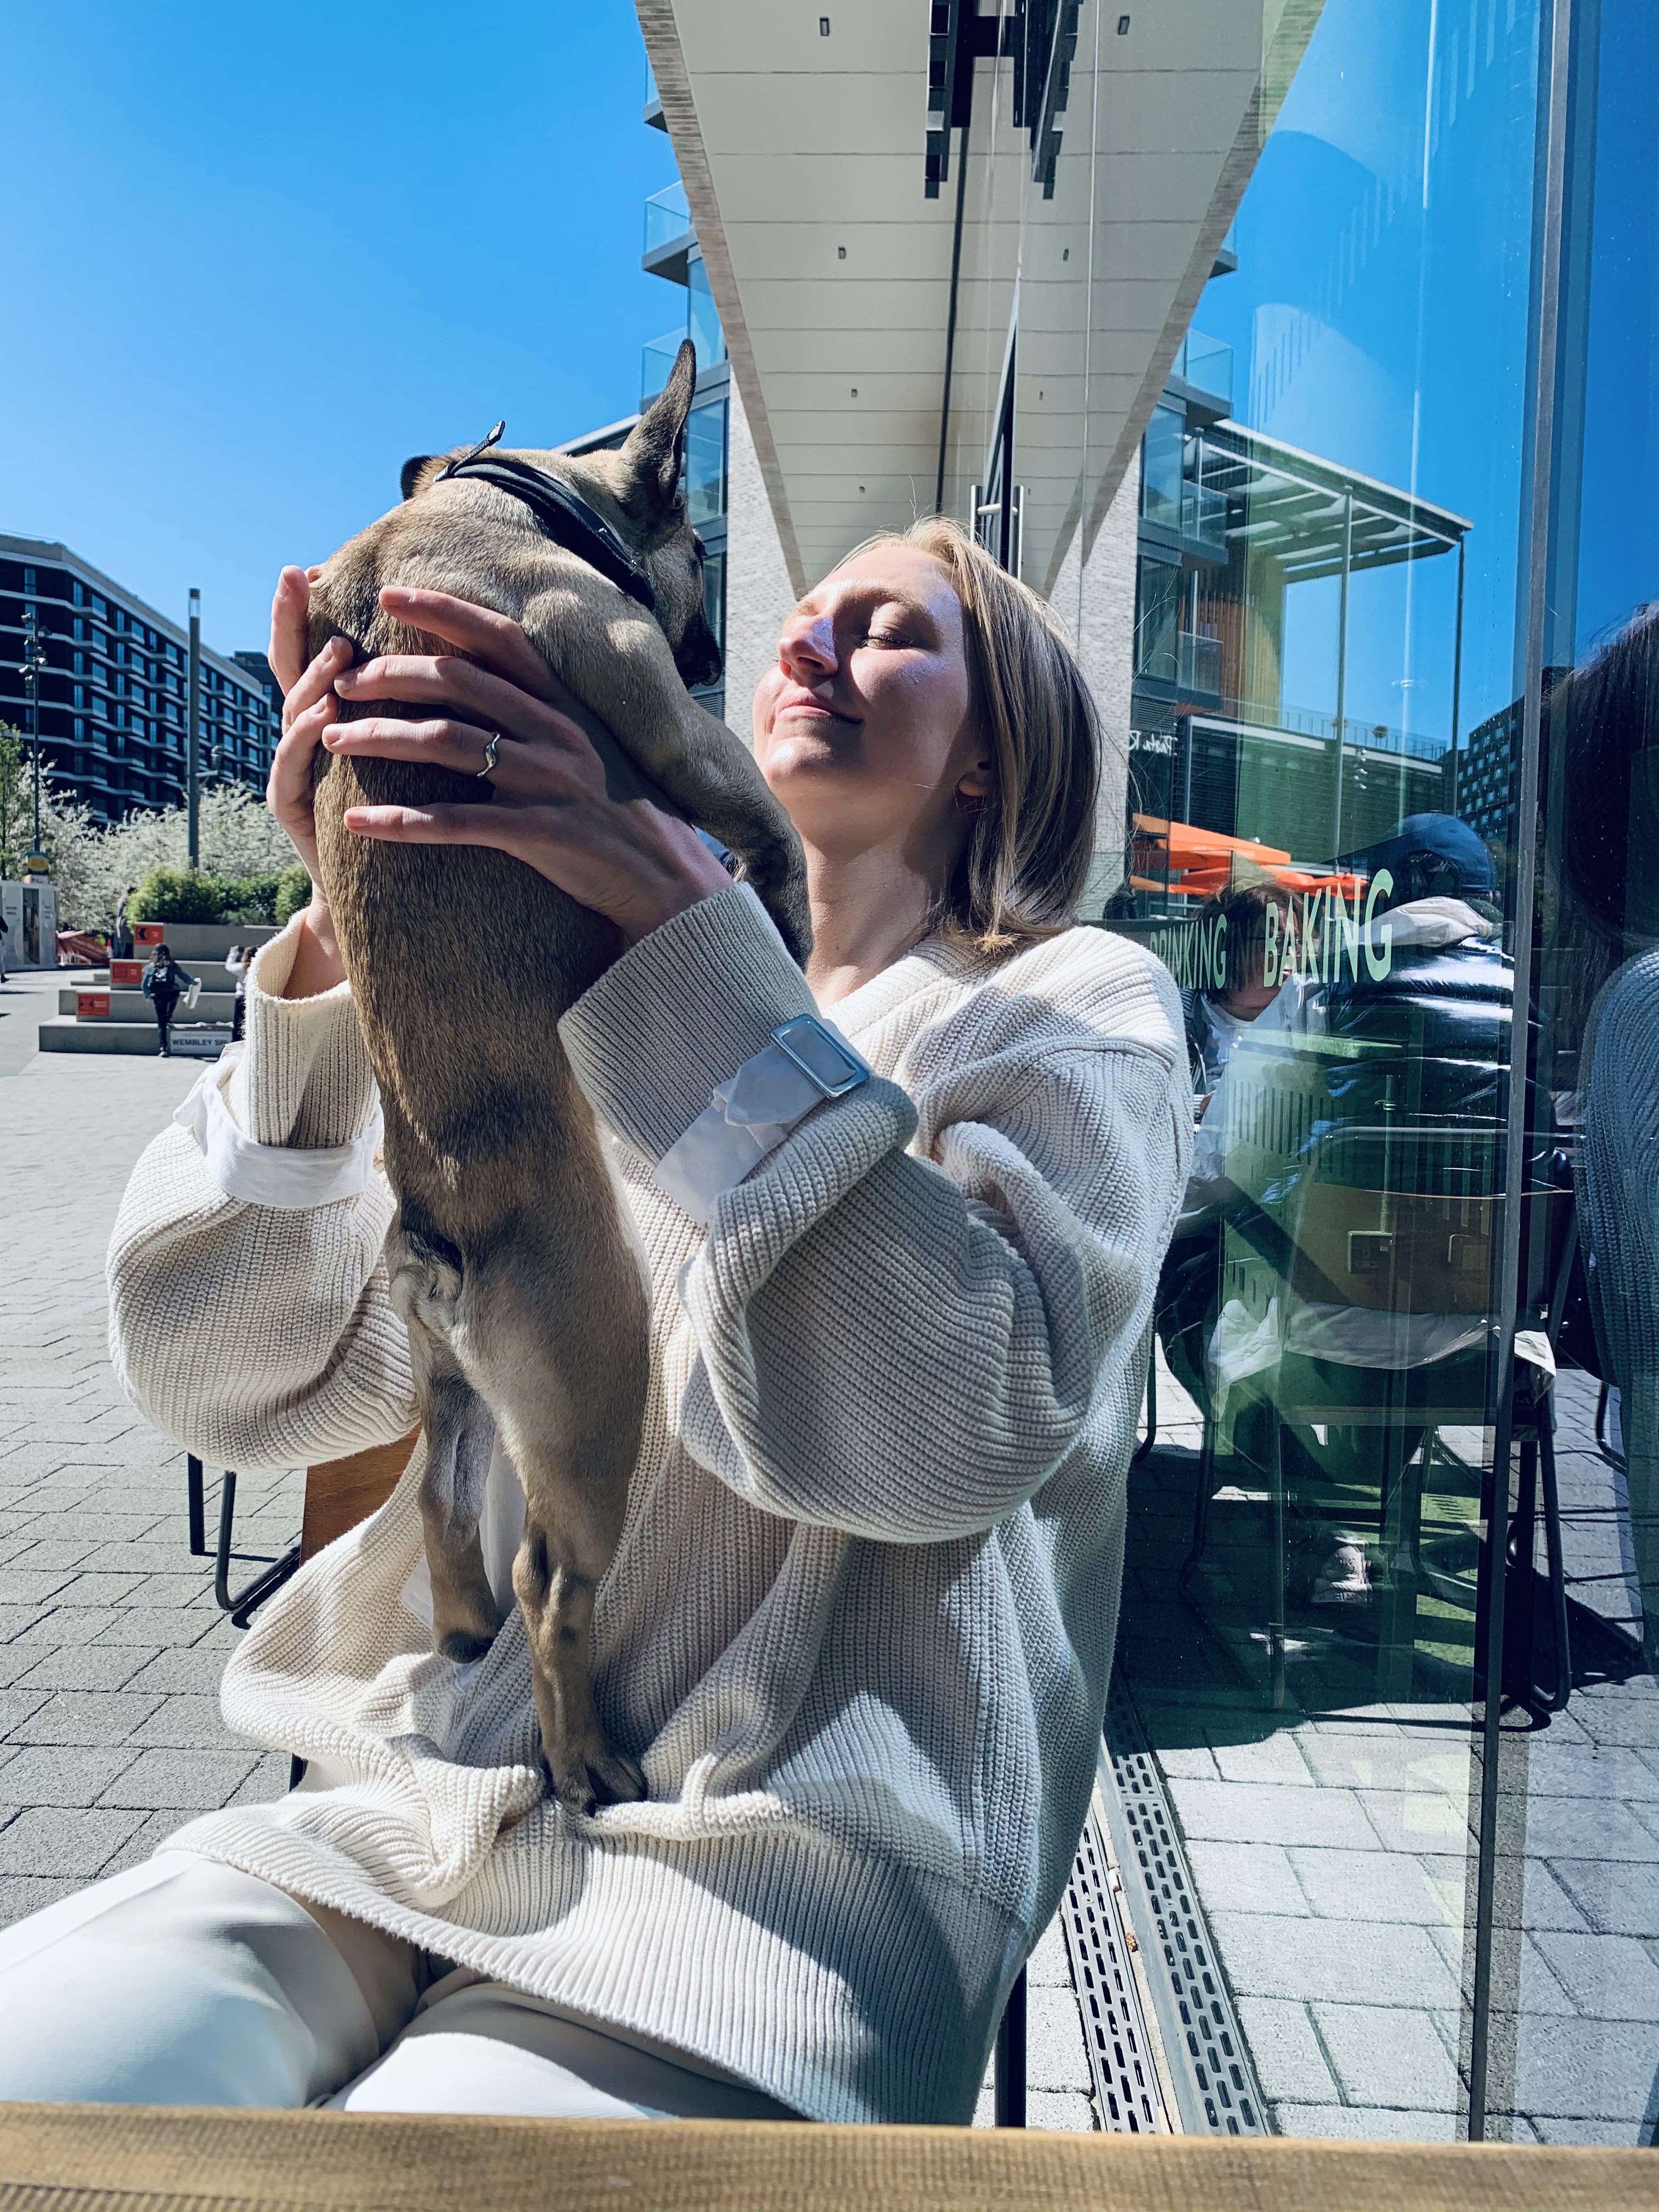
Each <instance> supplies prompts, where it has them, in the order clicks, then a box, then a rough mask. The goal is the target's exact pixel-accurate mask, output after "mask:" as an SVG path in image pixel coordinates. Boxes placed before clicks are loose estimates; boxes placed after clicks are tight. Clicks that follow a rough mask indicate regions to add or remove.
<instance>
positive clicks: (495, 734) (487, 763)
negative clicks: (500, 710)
mask: <svg viewBox="0 0 1659 2212" xmlns="http://www.w3.org/2000/svg"><path fill="white" fill-rule="evenodd" d="M499 744H501V732H500V731H499V730H492V731H491V732H490V733H489V738H487V739H486V740H485V744H484V764H483V767H482V768H481V769H479V770H478V775H479V779H480V781H482V780H483V777H485V776H487V775H489V774H490V773H491V772H492V771H493V769H495V750H496V748H497V746H498V745H499Z"/></svg>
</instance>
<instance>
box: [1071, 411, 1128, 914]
mask: <svg viewBox="0 0 1659 2212" xmlns="http://www.w3.org/2000/svg"><path fill="white" fill-rule="evenodd" d="M1139 514H1140V457H1139V453H1136V456H1135V459H1134V461H1133V464H1132V465H1131V466H1130V467H1129V468H1128V469H1127V471H1125V473H1124V477H1123V482H1122V483H1121V484H1120V485H1119V487H1118V490H1117V495H1116V497H1115V499H1114V500H1113V501H1112V504H1111V506H1110V507H1109V508H1108V509H1107V511H1106V519H1105V520H1104V521H1103V523H1102V525H1101V526H1100V532H1099V534H1098V536H1097V538H1096V539H1095V542H1094V544H1093V546H1092V548H1091V550H1090V554H1089V559H1088V564H1087V566H1086V567H1085V569H1084V572H1083V579H1082V585H1083V588H1082V592H1081V594H1080V595H1079V590H1078V540H1077V538H1076V537H1073V540H1072V543H1071V545H1070V547H1069V548H1068V550H1067V551H1066V557H1065V559H1064V560H1063V561H1062V562H1060V574H1059V575H1058V576H1057V577H1056V579H1055V581H1054V597H1053V599H1052V600H1051V602H1050V604H1051V605H1052V606H1053V608H1054V612H1055V614H1056V615H1057V616H1058V617H1060V624H1061V627H1062V628H1063V629H1064V630H1065V632H1066V635H1067V637H1069V638H1070V639H1071V641H1072V644H1073V649H1074V650H1075V652H1076V653H1077V656H1078V660H1079V664H1080V665H1081V667H1082V670H1083V673H1084V677H1085V680H1086V681H1087V683H1088V685H1089V689H1090V690H1091V691H1092V692H1093V694H1094V698H1095V705H1096V707H1097V709H1098V711H1099V714H1100V734H1101V774H1100V799H1099V803H1098V805H1097V808H1096V811H1095V858H1094V865H1093V866H1092V867H1091V869H1090V871H1089V881H1088V886H1087V888H1086V890H1085V892H1084V895H1083V898H1082V901H1081V902H1080V905H1079V914H1080V915H1081V916H1082V918H1083V919H1084V920H1085V921H1095V920H1097V919H1098V917H1099V915H1100V910H1101V908H1103V906H1104V905H1105V903H1106V901H1107V900H1108V899H1109V897H1110V896H1111V895H1112V893H1113V892H1114V891H1115V890H1116V889H1117V887H1118V885H1119V884H1121V882H1122V880H1123V846H1124V824H1125V819H1126V813H1127V805H1128V787H1129V724H1130V693H1131V689H1132V686H1133V679H1134V632H1135V550H1136V542H1137V537H1138V532H1139ZM1079 617H1080V619H1079Z"/></svg>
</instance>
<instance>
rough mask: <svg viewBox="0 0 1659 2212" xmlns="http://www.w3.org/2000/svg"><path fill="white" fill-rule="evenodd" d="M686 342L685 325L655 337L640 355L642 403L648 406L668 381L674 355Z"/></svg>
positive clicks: (643, 405)
mask: <svg viewBox="0 0 1659 2212" xmlns="http://www.w3.org/2000/svg"><path fill="white" fill-rule="evenodd" d="M684 342H685V326H684V324H682V325H681V326H680V328H679V329H678V330H677V331H664V332H663V334H662V336H661V337H659V338H653V339H652V340H651V341H650V343H648V344H647V345H646V346H645V347H644V348H643V349H641V355H640V405H641V407H648V406H649V405H650V404H651V403H652V401H653V399H654V398H656V396H657V394H658V393H659V392H660V391H661V390H662V388H663V386H664V385H665V384H666V383H667V381H668V375H669V371H670V370H671V368H673V366H674V356H676V355H677V354H678V351H679V349H680V348H681V346H682V345H683V344H684Z"/></svg>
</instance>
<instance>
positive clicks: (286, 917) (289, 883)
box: [270, 864, 311, 929]
mask: <svg viewBox="0 0 1659 2212" xmlns="http://www.w3.org/2000/svg"><path fill="white" fill-rule="evenodd" d="M310 904H311V878H310V876H309V875H308V874H307V872H306V870H305V868H304V866H301V865H298V864H296V865H295V866H294V867H291V868H284V869H283V872H282V874H281V875H280V876H278V877H277V878H276V897H275V899H274V900H273V901H272V902H271V909H270V918H271V920H272V921H274V922H275V923H276V927H278V929H282V928H283V927H286V926H287V924H288V923H289V922H290V921H293V919H294V917H295V915H296V914H298V912H299V911H300V908H301V907H302V906H309V905H310Z"/></svg>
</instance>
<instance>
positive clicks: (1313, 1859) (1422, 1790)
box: [1120, 1359, 1659, 2143]
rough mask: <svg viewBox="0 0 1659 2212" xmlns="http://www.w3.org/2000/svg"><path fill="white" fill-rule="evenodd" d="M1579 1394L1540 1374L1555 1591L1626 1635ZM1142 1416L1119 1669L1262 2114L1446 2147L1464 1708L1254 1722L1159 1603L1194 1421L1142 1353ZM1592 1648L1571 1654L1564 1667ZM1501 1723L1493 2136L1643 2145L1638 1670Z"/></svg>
mask: <svg viewBox="0 0 1659 2212" xmlns="http://www.w3.org/2000/svg"><path fill="white" fill-rule="evenodd" d="M1558 1395H1559V1417H1560V1425H1559V1433H1558V1438H1557V1450H1558V1466H1559V1480H1560V1485H1561V1493H1562V1505H1563V1516H1564V1535H1565V1552H1566V1564H1567V1570H1568V1572H1569V1575H1570V1576H1572V1577H1602V1578H1603V1579H1599V1580H1583V1581H1580V1582H1578V1583H1577V1584H1576V1587H1575V1590H1574V1595H1575V1597H1576V1598H1577V1600H1578V1601H1580V1602H1581V1603H1583V1604H1584V1605H1586V1606H1589V1607H1592V1608H1594V1609H1596V1610H1599V1611H1600V1612H1601V1613H1602V1614H1603V1616H1604V1617H1605V1618H1607V1619H1608V1620H1613V1621H1628V1620H1630V1619H1631V1618H1632V1615H1639V1611H1640V1606H1639V1598H1638V1594H1637V1592H1636V1589H1635V1586H1634V1583H1633V1582H1632V1580H1631V1579H1630V1576H1629V1566H1630V1560H1629V1558H1628V1517H1627V1507H1626V1499H1625V1497H1624V1492H1623V1487H1622V1478H1620V1476H1619V1475H1618V1474H1616V1473H1615V1472H1614V1470H1613V1468H1611V1467H1610V1466H1609V1464H1608V1462H1607V1461H1606V1460H1605V1459H1603V1458H1602V1457H1601V1455H1600V1454H1599V1453H1598V1452H1597V1450H1596V1449H1595V1442H1594V1417H1595V1383H1594V1381H1593V1380H1592V1378H1590V1377H1589V1376H1584V1375H1582V1374H1564V1375H1563V1376H1561V1377H1560V1380H1559V1389H1558ZM1159 1411H1160V1421H1159V1436H1160V1446H1159V1449H1158V1452H1157V1453H1156V1454H1154V1455H1153V1456H1152V1459H1151V1460H1150V1461H1149V1462H1147V1465H1146V1470H1145V1472H1144V1473H1143V1474H1140V1475H1139V1476H1138V1478H1137V1480H1136V1484H1135V1491H1134V1503H1133V1510H1132V1519H1131V1532H1130V1551H1129V1573H1128V1586H1127V1597H1126V1607H1125V1626H1124V1632H1123V1638H1122V1642H1121V1647H1120V1662H1121V1664H1122V1665H1124V1666H1125V1667H1126V1668H1127V1672H1128V1674H1129V1676H1130V1679H1131V1681H1132V1683H1133V1687H1134V1694H1135V1699H1136V1703H1137V1705H1138V1706H1139V1711H1140V1714H1141V1717H1142V1720H1143V1722H1144V1723H1145V1725H1146V1731H1147V1735H1148V1737H1149V1739H1150V1741H1151V1742H1152V1746H1153V1747H1154V1749H1155V1751H1156V1752H1157V1753H1158V1761H1159V1765H1160V1766H1161V1768H1162V1771H1163V1774H1164V1784H1165V1787H1166V1789H1167V1790H1168V1793H1169V1796H1170V1803H1171V1805H1172V1807H1173V1808H1174V1811H1175V1814H1176V1820H1177V1822H1178V1825H1179V1826H1180V1829H1181V1831H1182V1836H1183V1838H1184V1841H1185V1844H1186V1848H1187V1852H1188V1859H1189V1862H1190V1864H1191V1867H1192V1870H1193V1875H1194V1882H1195V1885H1196V1887H1197V1890H1198V1893H1199V1896H1200V1901H1201V1903H1202V1905H1203V1906H1204V1908H1205V1911H1206V1914H1207V1916H1208V1917H1209V1921H1210V1925H1211V1928H1212V1932H1213V1935H1214V1938H1215V1945H1216V1950H1217V1952H1218V1956H1219V1962H1220V1964H1221V1966H1222V1968H1223V1970H1224V1972H1225V1975H1226V1978H1227V1980H1228V1982H1229V1984H1230V1985H1231V1990H1232V1991H1233V1994H1234V1996H1235V1999H1236V2001H1237V2005H1238V2009H1239V2014H1240V2018H1241V2021H1242V2024H1243V2028H1244V2032H1245V2035H1246V2037H1247V2039H1248V2040H1249V2045H1250V2050H1251V2055H1252V2057H1253V2058H1254V2060H1255V2066H1256V2069H1257V2073H1258V2075H1259V2078H1260V2080H1261V2088H1262V2093H1263V2096H1264V2097H1265V2099H1266V2100H1267V2105H1268V2107H1269V2112H1270V2114H1271V2117H1272V2119H1273V2124H1274V2126H1275V2127H1276V2128H1277V2129H1278V2130H1280V2131H1281V2132H1283V2133H1285V2134H1291V2135H1316V2136H1368V2137H1373V2138H1382V2137H1389V2136H1396V2137H1406V2138H1410V2139H1413V2140H1425V2141H1432V2140H1437V2139H1446V2138H1449V2137H1450V2136H1453V2135H1455V2133H1456V2132H1457V2131H1458V2129H1459V2120H1458V2113H1459V2103H1460V2094H1461V2081H1460V2057H1461V2056H1462V2038H1463V2037H1464V2035H1465V2033H1466V2021H1465V2012H1464V2007H1463V2003H1462V1996H1463V1991H1464V1988H1465V1983H1466V1977H1467V1973H1468V1963H1467V1958H1466V1950H1467V1946H1466V1942H1465V1923H1466V1914H1467V1910H1468V1892H1467V1889H1466V1881H1467V1869H1468V1858H1467V1857H1466V1853H1467V1850H1468V1847H1469V1844H1470V1840H1471V1838H1470V1825H1469V1823H1470V1814H1471V1810H1472V1800H1471V1786H1472V1770H1471V1761H1470V1756H1469V1747H1468V1707H1467V1706H1463V1705H1459V1704H1458V1703H1457V1702H1456V1701H1455V1698H1453V1697H1450V1696H1448V1697H1446V1698H1444V1699H1443V1700H1441V1701H1440V1702H1432V1701H1428V1700H1424V1701H1421V1702H1416V1703H1401V1702H1387V1701H1384V1702H1380V1703H1377V1702H1371V1701H1370V1697H1369V1696H1368V1695H1367V1694H1365V1693H1363V1692H1361V1693H1358V1694H1350V1695H1348V1696H1344V1697H1333V1698H1331V1699H1328V1700H1327V1701H1326V1702H1325V1704H1324V1705H1322V1706H1320V1707H1318V1708H1317V1709H1313V1708H1310V1709H1307V1710H1304V1709H1303V1707H1301V1706H1300V1705H1298V1704H1297V1699H1296V1697H1295V1695H1294V1693H1293V1694H1292V1697H1291V1702H1290V1705H1289V1706H1288V1707H1287V1708H1286V1709H1285V1710H1284V1711H1279V1712H1277V1713H1275V1712H1274V1711H1272V1709H1271V1708H1270V1707H1269V1705H1267V1699H1266V1697H1265V1695H1264V1694H1263V1692H1262V1690H1261V1689H1260V1688H1256V1689H1252V1688H1248V1687H1244V1686H1241V1684H1242V1682H1243V1671H1242V1669H1241V1668H1240V1666H1239V1664H1238V1663H1237V1653H1236V1652H1235V1653H1233V1654H1231V1655H1230V1653H1229V1652H1228V1650H1225V1648H1224V1643H1223V1641H1222V1640H1218V1639H1217V1638H1213V1637H1212V1638H1207V1639H1206V1637H1205V1636H1204V1635H1203V1634H1202V1633H1201V1632H1196V1633H1195V1631H1197V1627H1198V1623H1197V1620H1196V1617H1195V1616H1194V1614H1193V1613H1191V1611H1190V1610H1189V1608H1188V1607H1187V1606H1186V1605H1185V1604H1184V1603H1182V1601H1181V1600H1179V1599H1178V1598H1176V1597H1175V1596H1174V1595H1173V1594H1172V1590H1171V1577H1170V1569H1171V1566H1172V1565H1173V1562H1174V1560H1175V1559H1178V1558H1179V1557H1180V1555H1181V1553H1182V1550H1184V1548H1185V1544H1186V1538H1187V1532H1188V1522H1189V1520H1190V1516H1191V1510H1192V1495H1193V1483H1194V1480H1195V1479H1196V1475H1197V1455H1198V1447H1199V1443H1200V1420H1199V1416H1198V1411H1197V1408H1196V1407H1194V1405H1193V1403H1192V1401H1191V1400H1190V1399H1188V1397H1187V1396H1186V1395H1185V1393H1184V1392H1182V1389H1181V1388H1180V1386H1179V1384H1178V1383H1176V1381H1175V1379H1174V1377H1173V1376H1170V1373H1169V1371H1168V1369H1167V1367H1165V1366H1164V1364H1163V1363H1162V1360H1161V1359H1160V1372H1159ZM1446 1440H1447V1441H1449V1442H1454V1443H1455V1442H1458V1441H1461V1442H1462V1443H1463V1444H1464V1445H1465V1447H1466V1448H1467V1447H1468V1446H1469V1445H1474V1447H1476V1448H1478V1445H1479V1442H1480V1439H1479V1437H1478V1436H1464V1435H1463V1434H1462V1432H1449V1434H1448V1437H1447V1439H1446ZM1217 1510H1218V1512H1219V1511H1221V1510H1223V1509H1222V1508H1220V1507H1218V1508H1217ZM1226 1510H1230V1511H1231V1513H1233V1514H1234V1515H1237V1514H1238V1513H1239V1512H1240V1510H1241V1509H1240V1507H1239V1506H1238V1505H1237V1504H1235V1505H1233V1506H1232V1507H1231V1508H1229V1509H1226ZM1244 1510H1245V1512H1246V1513H1247V1514H1248V1511H1249V1509H1248V1508H1246V1509H1244ZM1258 1510H1259V1509H1258ZM1247 1525H1248V1524H1247ZM1265 1542H1266V1539H1265V1533H1264V1531H1263V1530H1262V1529H1261V1528H1256V1529H1255V1532H1254V1534H1249V1535H1247V1537H1246V1545H1247V1546H1248V1547H1249V1549H1250V1551H1251V1553H1252V1555H1253V1556H1252V1564H1251V1565H1250V1567H1249V1575H1248V1577H1246V1576H1243V1575H1241V1577H1239V1583H1238V1588H1239V1589H1251V1588H1254V1590H1255V1595H1256V1596H1257V1598H1258V1600H1259V1599H1260V1596H1261V1582H1262V1577H1263V1576H1264V1575H1265V1560H1266V1550H1265ZM1243 1548H1244V1547H1240V1549H1241V1550H1242V1549H1243ZM1540 1559H1542V1547H1541V1546H1540ZM1217 1587H1218V1585H1212V1586H1211V1595H1213V1591H1214V1589H1215V1588H1217ZM1194 1594H1195V1595H1197V1596H1198V1598H1199V1601H1200V1607H1202V1606H1204V1605H1205V1604H1206V1603H1208V1602H1210V1601H1211V1600H1210V1598H1207V1597H1206V1592H1205V1589H1204V1586H1203V1585H1202V1584H1200V1585H1195V1593H1194ZM1576 1618H1577V1620H1579V1622H1580V1624H1581V1626H1583V1627H1585V1628H1589V1626H1593V1624H1589V1623H1587V1622H1584V1621H1583V1616H1576ZM1593 1640H1594V1639H1593V1638H1592V1637H1591V1636H1589V1634H1586V1635H1584V1636H1583V1638H1582V1639H1581V1650H1583V1652H1584V1653H1585V1654H1588V1653H1589V1651H1590V1649H1591V1647H1592V1644H1593ZM1243 1649H1244V1650H1246V1651H1248V1650H1249V1644H1248V1641H1247V1642H1246V1644H1244V1645H1243ZM1247 1663H1248V1662H1247ZM1261 1671H1262V1669H1261V1657H1260V1653H1259V1650H1258V1652H1257V1656H1256V1657H1255V1673H1256V1674H1261ZM1591 1671H1593V1669H1592V1670H1591ZM1293 1680H1294V1678H1293ZM1523 1728H1524V1723H1523V1722H1522V1721H1517V1724H1516V1731H1517V1732H1516V1733H1515V1734H1513V1735H1510V1738H1509V1740H1508V1742H1507V1746H1506V1759H1507V1761H1508V1764H1507V1765H1506V1766H1505V1769H1504V1783H1505V1785H1506V1797H1505V1807H1504V1817H1503V1834H1502V1838H1501V1839H1500V1850H1502V1851H1504V1853H1507V1854H1510V1855H1511V1856H1509V1857H1504V1858H1503V1859H1501V1860H1500V1868H1499V1881H1498V1893H1499V1895H1500V1897H1504V1896H1506V1895H1507V1896H1509V1897H1511V1898H1515V1897H1517V1896H1518V1898H1519V1914H1518V1920H1519V1931H1518V1932H1517V1934H1516V1935H1515V1936H1510V1938H1509V1939H1508V1940H1507V1941H1506V1940H1504V1938H1503V1937H1502V1936H1500V1938H1499V1940H1498V1943H1497V1944H1496V1945H1495V1956H1496V1958H1497V1960H1498V1968H1497V1973H1496V1977H1495V1978H1496V1984H1497V1997H1496V2003H1495V2008H1494V2017H1493V2033H1492V2047H1493V2052H1494V2063H1493V2069H1492V2087H1493V2101H1494V2105H1495V2106H1496V2107H1497V2110H1496V2113H1495V2124H1496V2128H1497V2131H1498V2132H1499V2133H1501V2134H1505V2135H1509V2134H1512V2135H1513V2136H1514V2137H1515V2138H1516V2140H1519V2141H1528V2140H1531V2141H1538V2142H1607V2143H1632V2142H1637V2141H1638V2140H1640V2141H1644V2142H1645V2141H1650V2140H1651V2139H1652V2131H1653V2125H1654V2119H1655V2116H1656V2111H1659V2089H1656V2072H1659V1685H1656V1683H1655V1682H1654V1680H1652V1678H1651V1677H1650V1676H1648V1675H1646V1674H1636V1675H1634V1676H1633V1677H1632V1679H1630V1680H1623V1681H1620V1680H1591V1681H1589V1682H1587V1683H1585V1684H1584V1685H1583V1686H1580V1687H1577V1688H1575V1690H1574V1692H1573V1693H1572V1697H1571V1701H1570V1704H1569V1706H1568V1709H1567V1711H1565V1713H1561V1714H1558V1715H1556V1716H1555V1717H1553V1719H1552V1720H1551V1721H1550V1723H1549V1724H1548V1726H1547V1727H1546V1728H1542V1729H1537V1730H1535V1731H1532V1732H1530V1733H1522V1732H1520V1731H1521V1730H1522V1729H1523ZM1517 1845H1518V1846H1519V1847H1520V1850H1519V1857H1518V1858H1517V1857H1515V1856H1513V1854H1515V1853H1516V1847H1517Z"/></svg>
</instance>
